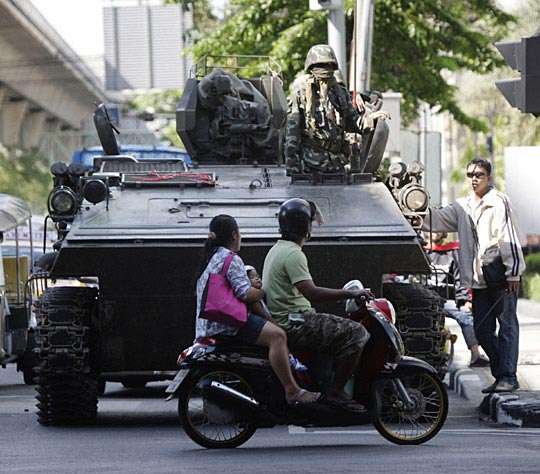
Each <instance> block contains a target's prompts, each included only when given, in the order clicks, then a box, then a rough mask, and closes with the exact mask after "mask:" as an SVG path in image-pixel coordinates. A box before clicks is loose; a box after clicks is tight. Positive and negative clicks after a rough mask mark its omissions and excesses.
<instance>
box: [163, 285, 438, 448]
mask: <svg viewBox="0 0 540 474" xmlns="http://www.w3.org/2000/svg"><path fill="white" fill-rule="evenodd" d="M344 288H346V289H360V288H363V286H362V284H361V282H359V281H358V280H353V281H351V282H349V283H348V284H347V285H345V287H344ZM346 313H347V315H348V317H350V318H351V319H353V320H355V321H358V322H360V323H362V324H363V325H364V326H365V327H366V329H367V330H368V331H369V333H370V335H371V337H370V339H369V341H368V343H367V344H366V346H365V348H364V350H363V352H362V356H361V358H360V361H359V363H358V365H357V368H356V370H355V373H354V376H353V378H352V379H351V381H350V383H349V384H348V385H349V386H350V387H351V389H350V390H351V395H352V397H353V398H354V399H355V400H357V401H358V402H360V403H362V404H363V405H364V406H365V407H366V408H367V410H366V411H364V412H355V411H352V410H350V409H347V408H346V407H341V406H337V405H335V404H330V403H329V402H325V400H324V398H323V400H321V401H318V402H316V403H312V404H306V405H302V404H299V405H294V406H291V405H289V404H288V403H287V401H286V398H285V394H284V391H283V388H282V387H281V384H280V383H279V381H278V379H277V377H276V376H275V374H274V373H273V371H272V369H271V367H270V363H269V361H268V357H267V349H266V348H263V347H258V346H250V345H240V344H238V343H236V342H234V340H232V339H231V338H228V339H227V338H222V337H219V338H218V337H209V338H205V339H203V340H201V341H199V342H197V343H196V344H194V345H193V346H191V347H189V348H187V349H185V350H184V351H183V352H182V353H181V354H180V356H179V358H178V365H179V367H180V370H179V372H178V373H177V375H176V377H175V379H174V380H173V382H172V383H171V384H170V385H169V387H168V388H167V390H166V391H167V392H168V393H169V394H170V396H169V399H170V398H173V397H174V396H175V395H178V413H179V416H180V420H181V423H182V426H183V428H184V431H185V432H186V434H187V435H188V436H189V437H190V438H191V439H192V440H193V441H195V443H197V444H199V445H200V446H203V447H206V448H214V449H215V448H235V447H238V446H240V445H242V444H244V443H245V442H246V441H247V440H248V439H250V438H251V437H252V436H253V434H254V433H255V431H256V430H257V429H258V428H270V427H273V426H276V425H297V426H302V427H336V426H343V427H345V426H355V425H365V424H373V425H374V427H375V429H376V430H377V431H378V432H379V433H380V434H381V435H382V436H383V437H384V438H386V439H387V440H389V441H391V442H393V443H396V444H401V445H416V444H422V443H425V442H426V441H428V440H430V439H432V438H433V437H434V436H435V435H436V434H437V433H438V432H439V431H440V429H441V428H442V426H443V425H444V423H445V421H446V417H447V414H448V395H447V392H446V388H445V386H444V385H443V383H442V382H441V380H440V379H439V377H438V375H437V372H436V370H435V369H434V368H433V367H432V366H431V365H429V364H428V363H426V362H424V361H422V360H420V359H416V358H413V357H406V356H404V346H403V342H402V340H401V336H400V335H399V333H398V331H397V329H396V328H395V326H394V324H393V321H394V318H395V311H394V308H393V306H392V304H391V303H390V302H389V301H388V300H386V299H384V298H379V299H369V300H366V299H365V298H363V299H361V300H347V302H346ZM297 356H298V358H299V359H300V360H301V361H302V362H303V363H304V364H306V365H307V366H308V367H309V368H308V370H307V371H303V372H296V371H293V373H294V375H295V377H296V379H297V381H298V384H299V385H300V386H301V387H303V388H306V389H309V390H321V387H322V388H324V381H325V380H326V381H327V382H328V379H329V378H330V381H331V374H330V377H328V366H329V365H331V364H328V362H329V361H330V359H329V357H328V356H326V357H323V358H322V359H321V357H318V358H317V357H316V356H315V355H308V354H302V355H300V354H297ZM310 356H311V358H310ZM317 359H318V361H317ZM321 360H323V361H326V362H327V363H326V364H324V363H323V364H321V363H320V361H321ZM325 366H326V369H325Z"/></svg>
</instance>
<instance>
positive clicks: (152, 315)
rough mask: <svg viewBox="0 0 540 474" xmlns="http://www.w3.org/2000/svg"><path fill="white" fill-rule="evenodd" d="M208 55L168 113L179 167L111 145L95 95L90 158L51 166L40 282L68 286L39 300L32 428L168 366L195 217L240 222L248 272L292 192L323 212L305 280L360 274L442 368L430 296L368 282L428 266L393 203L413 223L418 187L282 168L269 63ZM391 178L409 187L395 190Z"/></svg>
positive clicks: (188, 316)
mask: <svg viewBox="0 0 540 474" xmlns="http://www.w3.org/2000/svg"><path fill="white" fill-rule="evenodd" d="M256 59H258V60H259V63H260V62H264V67H263V69H262V71H258V72H257V71H256V72H253V71H252V72H251V73H250V74H246V71H248V69H246V68H245V67H244V66H241V65H240V64H239V63H240V62H241V61H242V60H246V61H247V62H249V64H251V63H252V62H253V61H255V60H256ZM209 61H210V58H205V60H204V61H203V62H201V63H199V64H198V65H197V66H196V68H195V70H194V74H193V77H192V78H191V79H189V80H188V82H187V84H186V87H185V91H184V94H183V96H182V98H181V99H180V102H179V104H178V108H177V130H178V133H179V135H180V137H181V138H182V141H183V143H184V145H185V147H186V149H187V150H188V152H189V154H190V157H191V160H192V163H193V167H192V168H190V169H188V168H187V166H186V165H185V163H183V162H182V160H154V161H148V160H145V161H144V162H139V161H137V160H136V159H134V158H132V157H129V156H121V155H119V154H118V153H119V151H118V146H117V143H116V139H115V136H114V133H113V130H112V127H111V124H110V122H109V120H108V117H107V115H106V110H105V109H104V107H103V106H100V107H98V109H97V110H96V112H95V115H94V121H95V123H96V126H97V129H98V133H99V135H100V139H101V142H102V145H103V149H104V155H103V156H102V157H99V158H96V159H95V160H94V169H93V171H92V172H91V173H86V172H85V170H84V169H83V168H80V167H77V166H76V165H70V166H69V167H66V166H65V165H62V164H56V165H53V167H52V172H53V174H54V189H53V190H52V192H51V195H50V197H49V215H50V217H51V219H52V220H53V221H54V222H55V223H56V226H57V229H58V234H59V241H58V242H57V243H56V244H55V247H56V249H57V251H56V252H55V253H54V254H52V260H51V263H52V264H51V266H50V268H49V269H48V272H49V273H48V277H49V279H52V280H57V281H58V282H60V281H61V280H62V281H64V282H65V281H68V282H69V281H71V282H73V285H70V286H67V285H65V284H60V283H58V284H57V285H56V286H51V287H49V288H48V289H47V290H46V291H45V293H44V294H43V295H42V296H41V298H40V303H39V305H38V318H39V321H40V326H39V329H38V355H39V358H40V361H41V362H40V368H39V378H38V393H39V395H38V399H39V404H38V408H39V411H38V419H39V421H40V422H41V423H44V424H66V423H81V422H89V421H92V420H93V419H94V418H95V417H96V412H97V396H98V388H99V387H98V383H99V382H100V381H101V383H102V381H103V380H117V381H123V382H124V383H125V384H127V385H133V384H137V383H139V384H144V383H145V382H147V381H150V380H156V379H163V378H169V377H172V376H173V375H174V374H175V364H176V358H177V355H178V352H179V350H181V349H183V348H185V347H187V346H189V345H190V344H191V342H192V340H193V337H194V322H195V296H194V295H195V291H194V290H195V280H196V277H197V272H198V266H199V255H200V250H201V248H202V245H203V242H204V240H205V239H206V237H207V232H208V224H209V222H210V220H211V219H212V218H213V217H214V216H216V215H218V214H230V215H232V216H233V217H234V218H235V219H236V220H237V221H238V224H239V226H240V228H241V231H242V250H241V252H240V253H241V256H242V258H243V259H244V261H245V262H247V263H249V264H252V265H254V266H256V267H257V268H259V269H262V265H263V261H264V257H265V255H266V253H267V251H268V250H269V249H270V247H271V246H272V245H273V244H274V242H275V241H276V240H277V239H278V238H279V233H278V223H277V213H278V209H279V206H280V205H281V203H283V202H284V201H286V200H287V199H289V198H292V197H302V198H304V199H309V200H312V201H314V202H316V203H317V205H318V207H319V208H320V209H321V211H322V214H323V216H324V224H323V225H321V226H320V227H317V226H316V227H315V228H314V229H313V237H312V239H311V241H310V242H309V243H308V244H307V245H306V246H305V252H306V253H307V254H308V258H309V261H310V268H311V271H312V274H313V277H314V279H315V280H316V281H317V283H318V284H321V285H326V286H330V287H336V286H338V285H340V284H342V283H344V282H346V281H348V280H351V279H354V278H359V279H361V280H362V281H363V282H364V284H365V285H366V286H369V287H370V288H372V290H373V291H374V292H375V293H376V294H378V295H382V294H383V293H389V297H390V299H391V300H393V301H394V303H395V304H396V308H397V310H398V313H399V314H398V325H399V324H400V322H399V321H400V320H399V315H402V316H403V319H402V324H401V328H402V330H403V334H404V336H405V337H404V339H405V343H406V344H407V341H409V342H411V341H412V343H413V345H414V344H416V346H415V347H418V348H420V349H421V350H411V351H410V352H411V353H414V354H415V355H419V356H421V357H424V358H426V359H428V360H430V361H431V362H435V363H436V364H438V365H439V366H441V364H443V363H444V361H442V360H438V359H437V358H438V357H440V352H441V345H444V342H445V337H446V336H445V335H444V334H443V333H442V329H441V321H440V318H441V311H440V309H441V308H442V305H441V301H440V299H439V298H437V297H434V296H433V295H432V294H430V293H428V292H427V290H425V289H423V288H421V287H420V286H417V285H412V286H408V288H407V289H405V287H406V285H400V287H399V288H398V285H397V284H383V281H384V277H385V276H386V275H387V274H392V273H399V274H405V273H406V274H409V273H427V272H429V264H428V260H427V258H426V256H425V254H424V252H423V250H422V247H421V244H420V242H419V240H418V236H417V233H416V232H415V230H414V229H413V227H412V226H411V224H410V221H411V216H408V218H409V220H408V219H407V218H406V217H404V213H403V210H404V209H403V206H409V207H411V206H412V207H414V206H416V207H418V206H419V207H420V208H421V209H420V211H419V212H417V213H416V214H415V215H414V219H416V222H415V225H416V226H417V225H418V219H421V213H422V212H423V211H425V209H426V208H427V199H425V202H421V201H422V197H424V198H426V195H425V193H424V194H422V192H421V191H419V189H421V188H420V187H419V186H416V187H414V185H415V183H414V180H413V179H412V178H411V177H410V176H408V174H407V170H405V171H404V172H401V171H399V170H397V171H395V172H394V175H393V176H394V178H395V181H394V188H393V189H394V191H393V192H394V195H395V196H396V198H395V197H394V195H393V194H392V192H390V191H389V188H388V187H387V186H386V185H385V184H384V183H383V182H379V181H376V180H374V178H373V175H372V174H366V173H360V172H358V170H355V172H351V173H343V174H341V175H336V174H331V175H325V174H318V175H296V176H287V175H286V172H285V169H284V167H283V166H282V160H281V158H280V157H281V152H280V146H281V143H282V138H283V126H284V123H285V119H286V98H285V93H284V90H283V86H282V83H281V80H280V71H279V68H277V67H276V65H275V63H273V62H272V60H271V59H270V58H254V57H235V58H234V61H235V64H234V65H233V66H234V67H233V68H232V69H231V63H230V61H231V59H230V58H217V59H216V58H214V59H213V61H214V62H215V64H214V66H215V67H210V66H209V65H210V62H209ZM245 77H248V78H247V79H246V78H245ZM374 132H375V131H374ZM373 149H374V150H377V149H378V148H377V144H376V143H374V144H373ZM363 153H364V156H368V154H369V150H368V149H366V150H364V151H363ZM381 153H382V152H381ZM374 159H375V160H377V159H378V157H376V156H375V157H374ZM379 161H380V160H379ZM412 171H414V170H412ZM400 183H401V184H403V183H404V184H406V185H410V186H409V191H408V192H407V193H405V195H403V193H402V194H400V193H399V191H398V187H399V184H400ZM413 188H414V189H413ZM396 199H397V200H398V202H400V205H398V204H396ZM400 206H401V208H400ZM416 210H417V211H418V209H416ZM411 212H412V210H411ZM419 216H420V217H419ZM263 271H264V269H263ZM401 287H402V288H401ZM412 303H414V305H412ZM321 310H329V311H333V312H336V313H338V314H339V312H340V309H339V308H337V307H332V306H327V307H322V306H321ZM442 318H443V321H444V316H442Z"/></svg>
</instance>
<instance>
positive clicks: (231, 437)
mask: <svg viewBox="0 0 540 474" xmlns="http://www.w3.org/2000/svg"><path fill="white" fill-rule="evenodd" d="M212 381H217V382H219V383H222V384H224V385H228V386H229V387H231V388H234V390H237V391H239V392H242V393H243V394H245V395H247V396H249V397H252V396H253V389H252V388H251V386H250V384H249V382H247V381H246V380H245V379H244V378H242V377H241V376H240V375H238V374H236V373H234V372H231V371H228V370H208V371H201V372H198V373H196V374H195V375H194V376H193V377H190V379H189V380H186V382H185V383H184V384H183V385H182V387H181V389H180V393H179V397H178V414H179V416H180V421H181V423H182V427H183V428H184V431H185V432H186V434H187V435H188V436H189V437H190V438H191V439H192V440H193V441H195V443H197V444H198V445H200V446H203V447H205V448H210V449H228V448H236V447H238V446H240V445H242V444H244V443H245V442H246V441H247V440H249V439H250V438H251V437H252V436H253V434H254V433H255V431H256V430H257V424H256V423H255V422H252V421H246V420H239V419H237V418H238V417H237V415H236V414H235V413H233V412H231V411H229V410H227V408H225V407H223V406H219V404H216V403H215V402H214V401H212V400H210V399H208V398H206V397H205V396H204V393H203V387H204V386H205V384H208V383H210V382H212Z"/></svg>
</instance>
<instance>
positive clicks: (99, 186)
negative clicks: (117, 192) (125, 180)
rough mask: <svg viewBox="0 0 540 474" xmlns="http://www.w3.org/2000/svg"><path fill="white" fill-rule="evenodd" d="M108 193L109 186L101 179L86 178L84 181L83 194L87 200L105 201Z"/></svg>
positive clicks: (93, 201) (94, 202)
mask: <svg viewBox="0 0 540 474" xmlns="http://www.w3.org/2000/svg"><path fill="white" fill-rule="evenodd" d="M108 194H109V187H108V186H107V184H106V183H105V182H104V181H102V180H101V179H88V180H87V181H86V182H85V183H84V188H83V196H84V199H86V200H87V201H88V202H91V203H92V204H97V203H99V202H102V201H105V199H107V196H108Z"/></svg>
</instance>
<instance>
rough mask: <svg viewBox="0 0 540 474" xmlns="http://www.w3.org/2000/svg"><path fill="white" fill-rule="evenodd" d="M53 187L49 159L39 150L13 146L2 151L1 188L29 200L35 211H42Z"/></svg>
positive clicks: (0, 155)
mask: <svg viewBox="0 0 540 474" xmlns="http://www.w3.org/2000/svg"><path fill="white" fill-rule="evenodd" d="M51 189H52V175H51V173H50V171H49V161H48V160H47V158H46V157H44V156H43V155H40V154H39V153H38V152H37V151H35V150H31V151H24V150H20V149H15V148H12V149H10V150H9V151H5V152H2V151H0V190H2V193H5V194H11V195H13V196H17V197H20V198H21V199H24V200H25V201H27V202H28V203H29V204H30V206H31V207H32V209H33V210H34V212H37V213H42V212H44V211H45V208H46V205H47V196H48V195H49V191H50V190H51Z"/></svg>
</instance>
